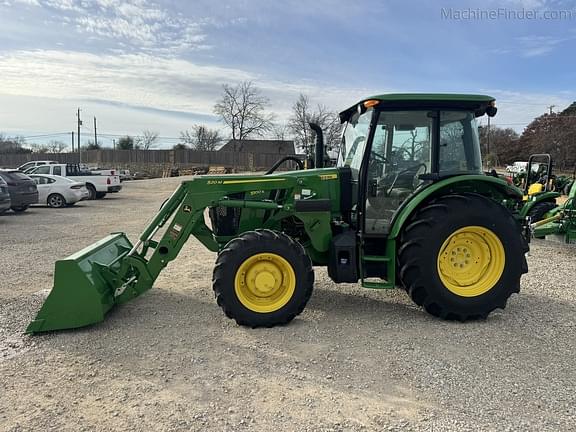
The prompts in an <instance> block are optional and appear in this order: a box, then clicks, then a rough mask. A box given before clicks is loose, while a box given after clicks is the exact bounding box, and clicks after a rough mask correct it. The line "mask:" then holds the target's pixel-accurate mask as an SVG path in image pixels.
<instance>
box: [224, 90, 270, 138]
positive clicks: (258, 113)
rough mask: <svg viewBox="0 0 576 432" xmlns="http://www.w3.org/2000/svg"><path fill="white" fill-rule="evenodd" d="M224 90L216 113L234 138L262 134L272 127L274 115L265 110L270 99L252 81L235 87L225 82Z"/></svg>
mask: <svg viewBox="0 0 576 432" xmlns="http://www.w3.org/2000/svg"><path fill="white" fill-rule="evenodd" d="M223 90H224V94H223V95H222V99H220V101H219V102H218V103H217V104H216V105H214V113H216V114H218V115H219V116H220V118H221V120H222V122H223V123H224V124H225V125H226V126H228V127H229V128H230V130H231V132H232V139H233V140H239V141H241V140H245V139H247V138H250V137H252V136H255V135H256V136H262V135H264V134H265V133H266V132H268V131H269V130H270V129H271V127H272V120H273V118H274V117H273V115H271V114H266V113H265V112H264V110H265V109H266V107H268V105H269V101H268V99H267V98H266V97H264V96H262V95H261V93H260V90H259V89H258V88H257V87H255V86H254V84H253V83H252V82H251V81H244V82H242V83H240V84H238V85H237V86H234V87H232V86H230V85H228V84H225V85H224V87H223Z"/></svg>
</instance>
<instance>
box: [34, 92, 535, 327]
mask: <svg viewBox="0 0 576 432" xmlns="http://www.w3.org/2000/svg"><path fill="white" fill-rule="evenodd" d="M485 114H487V115H489V116H494V115H495V114H496V107H495V105H494V99H493V98H492V97H489V96H479V95H452V94H388V95H381V96H375V97H371V98H369V99H365V100H362V101H360V102H359V103H357V104H355V105H353V106H352V107H350V108H348V109H347V110H345V111H343V112H342V113H340V120H341V122H342V123H345V129H344V132H343V138H342V144H341V149H340V155H339V158H338V162H337V165H336V166H335V167H331V168H324V154H325V153H324V145H323V141H322V134H321V131H320V130H319V128H318V127H317V126H315V125H313V128H314V129H315V130H316V131H317V143H316V164H315V165H316V167H315V169H308V170H296V171H291V172H275V169H276V168H278V167H279V166H280V164H281V163H282V162H283V161H282V160H281V161H279V163H277V164H275V166H274V167H273V168H272V169H271V170H270V171H269V172H267V173H266V174H264V175H222V176H197V177H195V178H193V179H192V180H187V181H184V182H182V184H181V185H180V186H179V187H178V189H177V190H176V191H175V192H174V193H173V195H172V196H171V197H170V198H169V199H168V200H167V201H166V202H165V204H164V205H163V206H162V208H161V209H160V211H159V213H158V214H157V215H156V216H155V218H154V219H153V220H152V222H151V223H150V224H149V225H148V227H146V229H145V230H144V232H143V233H142V234H141V236H140V238H139V240H138V241H137V242H136V243H135V244H132V243H131V242H130V241H129V240H128V239H127V238H126V236H125V235H124V234H122V233H116V234H112V235H110V236H108V237H106V238H104V239H103V240H101V241H99V242H97V243H95V244H93V245H92V246H90V247H88V248H86V249H84V250H82V251H80V252H78V253H76V254H74V255H72V256H69V257H68V258H66V259H63V260H60V261H58V262H56V269H55V283H54V287H53V289H52V291H51V293H50V294H49V296H48V298H47V299H46V301H45V303H44V305H43V306H42V308H41V310H40V311H39V313H38V315H37V317H36V319H35V320H34V321H32V322H31V323H30V324H29V326H28V328H27V332H28V333H39V332H44V331H49V330H58V329H67V328H76V327H81V326H86V325H89V324H94V323H97V322H99V321H102V320H103V319H104V316H105V314H106V312H107V311H109V310H110V309H111V308H112V307H114V306H115V305H120V304H122V303H126V302H128V301H130V300H132V299H134V298H136V297H138V296H139V295H141V294H143V293H144V292H146V291H147V290H149V289H150V288H151V287H152V286H153V284H154V281H155V280H156V278H157V277H158V275H159V273H160V272H161V271H162V270H163V269H164V268H165V267H166V266H167V265H168V263H169V262H170V261H172V260H174V259H175V258H176V257H177V256H178V253H179V252H180V250H181V248H182V246H183V245H184V244H185V243H186V242H187V241H188V239H189V237H190V236H191V235H192V236H194V237H196V238H197V239H198V240H199V241H200V243H202V244H203V245H204V246H205V247H206V248H208V249H209V250H211V251H214V252H217V253H218V256H217V259H216V264H215V267H214V274H213V288H214V293H215V296H216V301H217V303H218V305H219V306H220V307H221V308H222V309H223V311H224V313H225V314H226V315H227V316H228V317H229V318H233V319H234V320H236V322H237V323H238V324H240V325H245V326H249V327H272V326H275V325H281V324H286V323H288V322H290V321H291V320H292V319H293V318H294V317H295V316H297V315H298V314H300V313H301V312H302V311H303V309H304V308H305V306H306V303H307V302H308V300H309V298H310V296H311V294H312V289H313V285H314V270H313V267H314V266H322V267H326V268H327V271H328V275H329V276H330V278H331V279H332V280H333V281H334V282H336V283H356V282H358V281H360V283H361V284H362V286H363V287H366V288H374V289H389V288H395V287H397V286H399V287H402V288H404V289H405V290H406V291H407V292H408V294H409V296H410V297H411V298H412V300H413V301H414V302H415V303H416V304H417V305H419V306H422V307H423V308H424V309H425V310H426V311H427V312H429V313H430V314H432V315H434V316H437V317H441V318H444V319H447V320H458V321H466V320H473V319H482V318H485V317H487V316H488V314H489V313H490V312H492V311H493V310H494V309H496V308H504V307H505V306H506V302H507V300H508V298H509V297H510V296H511V295H512V294H513V293H515V292H518V291H519V289H520V277H521V275H522V274H523V273H525V272H526V271H527V270H528V268H527V264H526V260H525V253H526V252H527V251H528V242H527V237H528V236H527V233H529V230H528V227H527V226H526V225H525V218H523V217H522V216H521V215H520V213H519V211H520V209H521V208H522V191H521V190H520V189H518V188H516V187H514V186H512V185H509V184H508V183H507V182H506V181H504V180H501V179H499V178H496V177H493V176H487V175H484V174H483V172H482V161H481V156H480V144H479V140H478V128H477V125H476V118H477V117H480V116H483V115H485ZM289 159H290V158H289ZM206 211H207V214H208V215H209V218H208V219H209V221H208V220H206V219H205V213H206Z"/></svg>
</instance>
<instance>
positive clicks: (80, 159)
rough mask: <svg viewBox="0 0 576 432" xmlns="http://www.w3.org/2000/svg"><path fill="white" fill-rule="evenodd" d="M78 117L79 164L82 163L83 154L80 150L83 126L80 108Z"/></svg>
mask: <svg viewBox="0 0 576 432" xmlns="http://www.w3.org/2000/svg"><path fill="white" fill-rule="evenodd" d="M76 116H77V117H78V163H82V154H81V150H80V126H82V120H80V108H78V113H77V114H76Z"/></svg>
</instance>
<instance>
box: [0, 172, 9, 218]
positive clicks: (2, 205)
mask: <svg viewBox="0 0 576 432" xmlns="http://www.w3.org/2000/svg"><path fill="white" fill-rule="evenodd" d="M10 203H11V201H10V193H9V192H8V185H7V184H6V182H5V181H4V179H3V178H2V177H0V214H2V213H4V212H5V211H6V210H8V209H9V208H10Z"/></svg>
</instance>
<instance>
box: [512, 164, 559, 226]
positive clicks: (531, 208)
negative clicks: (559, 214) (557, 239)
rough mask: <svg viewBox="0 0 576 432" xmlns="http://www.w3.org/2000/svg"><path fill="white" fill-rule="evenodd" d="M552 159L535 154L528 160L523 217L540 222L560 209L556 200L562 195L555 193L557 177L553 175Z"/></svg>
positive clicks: (524, 180) (521, 212)
mask: <svg viewBox="0 0 576 432" xmlns="http://www.w3.org/2000/svg"><path fill="white" fill-rule="evenodd" d="M552 166H553V164H552V157H551V156H550V155H549V154H548V153H542V154H533V155H530V157H529V158H528V167H527V168H526V173H525V177H524V179H523V183H524V206H523V207H522V210H521V211H520V214H521V216H524V217H530V219H531V221H532V222H538V221H540V220H542V219H545V218H546V217H547V216H549V215H550V214H551V211H552V210H553V209H555V208H556V207H558V204H556V198H558V197H560V195H561V194H560V193H559V192H556V191H554V189H555V184H554V181H555V177H554V176H553V174H552Z"/></svg>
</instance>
